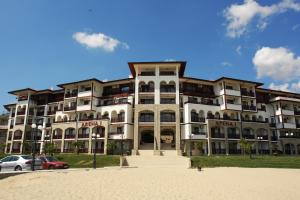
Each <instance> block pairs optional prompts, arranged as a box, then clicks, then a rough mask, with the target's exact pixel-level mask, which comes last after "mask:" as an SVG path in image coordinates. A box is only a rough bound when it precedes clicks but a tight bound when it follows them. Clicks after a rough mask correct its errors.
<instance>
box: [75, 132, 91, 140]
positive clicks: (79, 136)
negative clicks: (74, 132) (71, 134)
mask: <svg viewBox="0 0 300 200" xmlns="http://www.w3.org/2000/svg"><path fill="white" fill-rule="evenodd" d="M89 136H90V134H88V133H82V134H78V138H81V139H82V138H89Z"/></svg>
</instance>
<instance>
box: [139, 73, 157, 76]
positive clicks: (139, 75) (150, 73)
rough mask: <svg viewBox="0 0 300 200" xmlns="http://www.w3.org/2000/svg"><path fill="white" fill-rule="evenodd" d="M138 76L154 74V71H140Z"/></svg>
mask: <svg viewBox="0 0 300 200" xmlns="http://www.w3.org/2000/svg"><path fill="white" fill-rule="evenodd" d="M139 76H155V72H141V73H140V74H139Z"/></svg>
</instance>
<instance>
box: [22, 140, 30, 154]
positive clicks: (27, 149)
mask: <svg viewBox="0 0 300 200" xmlns="http://www.w3.org/2000/svg"><path fill="white" fill-rule="evenodd" d="M31 149H32V147H31V143H30V142H23V152H24V153H30V152H31Z"/></svg>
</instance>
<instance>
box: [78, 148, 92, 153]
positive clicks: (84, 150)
mask: <svg viewBox="0 0 300 200" xmlns="http://www.w3.org/2000/svg"><path fill="white" fill-rule="evenodd" d="M78 151H79V153H88V152H89V149H88V148H81V149H79V150H78Z"/></svg>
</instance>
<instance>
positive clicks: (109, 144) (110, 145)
mask: <svg viewBox="0 0 300 200" xmlns="http://www.w3.org/2000/svg"><path fill="white" fill-rule="evenodd" d="M116 148H117V144H116V142H115V141H111V140H109V141H107V151H108V154H113V152H114V150H115V149H116Z"/></svg>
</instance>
